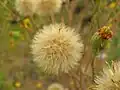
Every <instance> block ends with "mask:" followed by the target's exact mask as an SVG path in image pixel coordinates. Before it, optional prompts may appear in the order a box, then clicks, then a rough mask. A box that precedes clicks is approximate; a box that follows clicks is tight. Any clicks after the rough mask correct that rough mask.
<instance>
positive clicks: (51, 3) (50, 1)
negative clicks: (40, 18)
mask: <svg viewBox="0 0 120 90" xmlns="http://www.w3.org/2000/svg"><path fill="white" fill-rule="evenodd" d="M61 6H62V0H37V3H36V7H37V9H36V13H37V14H39V15H45V14H51V13H55V12H59V11H60V8H61Z"/></svg>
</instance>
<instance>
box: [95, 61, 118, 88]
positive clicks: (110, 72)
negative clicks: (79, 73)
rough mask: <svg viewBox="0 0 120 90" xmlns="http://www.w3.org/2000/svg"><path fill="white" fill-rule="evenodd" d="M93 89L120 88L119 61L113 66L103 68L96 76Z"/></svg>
mask: <svg viewBox="0 0 120 90" xmlns="http://www.w3.org/2000/svg"><path fill="white" fill-rule="evenodd" d="M95 83H96V84H97V85H96V88H95V90H120V62H118V63H115V64H114V65H113V68H104V69H103V72H102V73H101V76H96V79H95Z"/></svg>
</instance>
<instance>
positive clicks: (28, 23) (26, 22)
mask: <svg viewBox="0 0 120 90" xmlns="http://www.w3.org/2000/svg"><path fill="white" fill-rule="evenodd" d="M22 23H23V26H24V28H26V29H29V28H30V27H31V26H32V25H31V22H30V19H29V18H25V19H24V20H23V22H22Z"/></svg>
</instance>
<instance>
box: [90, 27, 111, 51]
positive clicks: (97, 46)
mask: <svg viewBox="0 0 120 90" xmlns="http://www.w3.org/2000/svg"><path fill="white" fill-rule="evenodd" d="M112 36H113V32H112V31H111V29H110V25H109V26H104V27H102V28H100V29H99V30H98V31H97V32H96V33H94V34H93V36H92V38H91V43H92V46H93V50H94V52H95V53H98V52H99V51H101V50H103V49H105V48H109V45H110V42H111V38H112Z"/></svg>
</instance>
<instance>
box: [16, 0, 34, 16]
mask: <svg viewBox="0 0 120 90" xmlns="http://www.w3.org/2000/svg"><path fill="white" fill-rule="evenodd" d="M15 7H16V10H17V11H18V12H19V13H20V15H23V16H31V15H33V14H34V12H35V10H36V2H35V0H16V2H15Z"/></svg>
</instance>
